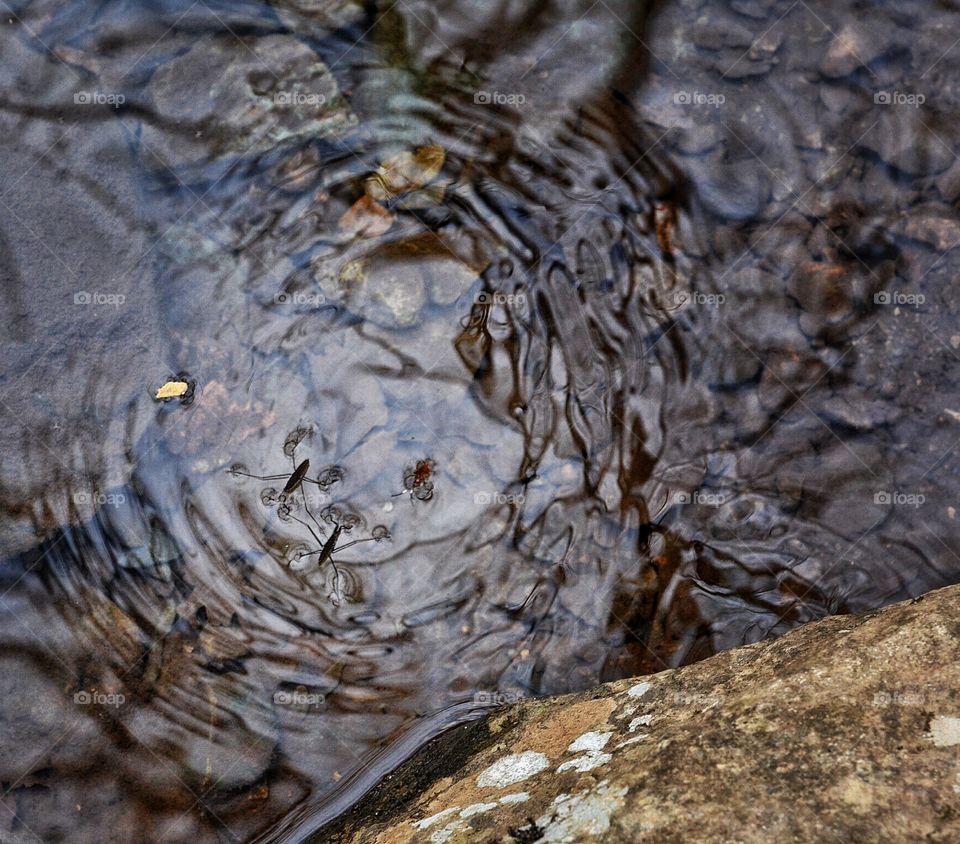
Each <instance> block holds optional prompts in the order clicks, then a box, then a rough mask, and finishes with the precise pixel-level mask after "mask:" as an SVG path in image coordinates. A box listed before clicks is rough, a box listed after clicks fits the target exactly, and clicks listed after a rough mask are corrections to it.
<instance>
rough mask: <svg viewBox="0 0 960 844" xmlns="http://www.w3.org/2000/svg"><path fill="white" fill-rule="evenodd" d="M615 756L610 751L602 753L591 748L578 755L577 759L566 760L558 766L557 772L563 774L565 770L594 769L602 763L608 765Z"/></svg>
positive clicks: (581, 770)
mask: <svg viewBox="0 0 960 844" xmlns="http://www.w3.org/2000/svg"><path fill="white" fill-rule="evenodd" d="M611 759H613V757H612V756H611V755H610V754H609V753H601V752H600V751H599V750H590V751H588V752H587V753H584V754H583V756H578V757H577V758H576V759H571V760H570V761H569V762H564V763H563V764H562V765H561V766H560V767H559V768H557V773H558V774H562V773H563V772H564V771H570V770H573V771H580V772H581V773H583V771H592V770H593V769H594V768H599V767H600V766H601V765H606V764H607V762H609V761H610V760H611Z"/></svg>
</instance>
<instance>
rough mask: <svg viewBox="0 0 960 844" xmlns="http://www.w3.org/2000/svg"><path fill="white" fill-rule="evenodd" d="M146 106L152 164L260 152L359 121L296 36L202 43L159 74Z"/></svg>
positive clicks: (146, 150) (145, 149) (229, 38)
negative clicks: (148, 112) (149, 112)
mask: <svg viewBox="0 0 960 844" xmlns="http://www.w3.org/2000/svg"><path fill="white" fill-rule="evenodd" d="M146 105H147V107H148V108H149V109H150V110H151V111H152V112H153V115H154V119H153V120H152V121H151V122H150V123H148V124H147V125H146V126H145V127H144V134H143V155H144V158H145V159H146V160H147V161H148V162H149V163H151V164H152V165H153V166H154V167H163V166H178V165H184V164H195V163H199V162H201V161H207V160H209V159H211V158H217V157H219V156H222V155H243V154H249V153H262V152H265V151H267V150H270V149H272V148H274V147H276V146H277V145H278V144H281V143H283V142H284V141H287V140H290V139H304V138H311V137H325V136H330V135H337V134H339V133H342V132H344V131H346V130H347V129H348V128H350V127H351V126H352V125H353V124H354V123H355V118H354V117H353V115H352V113H351V112H350V110H349V108H348V107H347V105H346V102H345V101H344V99H343V97H342V96H341V95H340V90H339V88H338V87H337V83H336V80H335V79H334V78H333V75H332V74H331V73H330V72H329V70H328V69H327V67H326V65H325V64H324V63H323V62H322V61H320V58H319V57H318V56H317V54H316V53H314V52H313V50H311V49H310V48H309V47H308V46H307V45H306V44H304V43H303V42H301V41H300V40H298V39H297V38H294V37H293V36H291V35H272V36H267V37H263V38H257V39H251V40H250V41H249V43H246V42H242V41H241V40H239V39H238V38H236V37H234V36H233V35H228V36H225V37H209V38H203V39H201V40H200V41H198V42H197V43H196V44H195V45H194V46H193V48H191V49H190V50H189V51H187V52H186V53H184V54H183V55H181V56H179V57H178V58H176V59H174V60H173V61H171V62H168V63H167V64H165V65H163V66H162V67H160V68H159V69H158V70H157V71H156V73H155V74H154V75H153V78H152V79H151V80H150V84H149V85H148V86H147V89H146Z"/></svg>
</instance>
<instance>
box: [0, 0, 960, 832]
mask: <svg viewBox="0 0 960 844" xmlns="http://www.w3.org/2000/svg"><path fill="white" fill-rule="evenodd" d="M919 10H920V7H917V8H916V9H914V7H913V6H912V5H911V6H909V8H907V7H903V6H902V4H901V5H898V6H897V7H896V8H894V7H893V6H890V8H889V10H885V9H884V8H880V9H877V10H876V18H877V19H876V21H871V22H861V20H860V19H861V17H862V15H859V14H855V13H853V12H852V11H850V10H843V9H840V8H837V9H834V10H832V11H831V12H830V17H829V18H826V17H822V16H821V12H814V11H813V10H812V9H810V8H809V7H807V6H805V5H804V4H800V5H795V6H791V5H790V4H788V3H786V2H781V0H734V2H732V3H730V4H729V6H728V5H727V4H719V3H716V4H704V3H700V2H672V3H667V4H662V5H661V6H660V7H659V8H658V9H657V10H656V12H655V13H654V11H652V10H650V9H646V8H644V7H643V6H639V5H637V4H633V3H628V2H626V0H622V1H621V0H616V2H613V1H612V0H611V2H606V0H604V2H601V3H599V4H593V5H591V4H590V3H587V2H580V0H555V2H533V0H531V2H518V3H509V4H486V3H480V2H473V0H450V2H445V3H426V2H420V0H400V2H397V3H395V4H390V3H380V4H377V3H371V4H359V3H353V2H349V1H348V0H345V1H344V2H327V3H314V2H300V0H289V2H287V1H286V0H275V2H272V3H268V2H265V0H264V1H262V2H253V0H249V2H243V3H239V4H222V3H214V2H212V1H211V2H201V3H197V4H192V5H191V4H188V3H186V2H182V0H163V2H156V3H149V4H144V3H139V4H135V3H116V4H112V5H110V6H108V7H104V8H101V6H100V5H99V4H93V3H89V2H82V0H74V2H70V3H67V4H62V3H52V2H46V0H38V1H37V2H29V0H18V2H12V0H9V2H8V4H7V12H8V15H5V17H8V21H7V23H6V24H5V28H4V29H3V32H2V35H0V49H2V51H3V53H4V61H3V62H2V63H0V79H2V81H3V83H4V84H3V90H4V91H5V92H6V93H5V94H4V95H3V98H2V109H0V120H2V123H3V128H4V130H5V131H4V133H3V138H4V140H2V141H0V143H2V144H3V147H4V153H5V154H6V160H7V167H5V168H4V170H3V172H2V173H0V207H2V208H3V209H4V222H3V225H2V227H0V237H2V243H3V249H2V256H3V257H2V271H3V297H4V306H5V319H4V322H3V325H4V331H5V334H6V336H5V338H4V339H5V341H6V344H7V345H8V347H9V349H10V352H9V355H8V357H7V358H6V363H5V366H4V368H3V373H2V380H0V411H2V415H3V418H4V427H3V432H2V435H3V437H4V455H5V464H6V471H5V476H4V480H3V485H2V490H0V493H2V502H3V507H4V513H5V519H4V520H3V521H4V529H3V541H4V552H5V559H6V562H5V563H4V565H3V567H2V569H0V580H2V590H0V608H2V613H0V620H2V632H3V651H2V659H3V661H4V666H3V667H4V670H3V672H2V677H3V678H4V680H3V684H4V689H3V701H4V712H5V713H6V714H5V715H4V716H3V718H4V729H3V731H2V735H3V742H4V752H3V753H2V754H0V758H2V759H3V760H4V761H3V762H2V768H3V770H2V779H3V781H4V783H5V790H4V793H3V804H4V806H5V807H6V808H7V810H8V817H6V819H5V820H4V821H3V823H4V824H5V831H4V834H3V837H4V840H7V839H9V840H11V841H13V840H17V841H19V840H24V841H26V840H35V839H36V838H39V839H40V840H44V841H46V840H51V841H54V840H103V839H104V837H115V838H116V839H117V840H130V841H137V840H151V841H157V840H162V841H198V840H202V841H218V840H254V839H257V840H263V841H267V840H289V841H296V840H303V839H304V838H305V837H307V836H308V835H309V834H310V833H311V832H312V831H314V830H316V829H318V828H319V827H320V826H321V825H322V824H323V823H324V822H325V821H327V820H329V819H330V818H332V817H334V816H335V815H336V814H337V813H338V812H340V811H343V810H344V809H345V808H346V807H348V806H349V805H350V803H351V802H352V801H353V800H356V799H357V798H358V797H359V796H360V795H361V794H362V793H363V792H364V791H365V790H366V789H368V788H369V787H370V786H371V785H372V784H373V783H374V782H375V781H376V779H377V777H378V776H382V775H383V774H384V773H385V772H386V771H388V770H389V769H390V768H391V767H392V766H393V765H395V764H396V763H397V762H398V761H399V760H401V759H402V758H403V757H404V756H405V755H406V754H408V753H410V752H411V751H412V750H413V749H414V748H415V747H417V746H418V745H419V744H422V743H423V742H424V741H426V740H428V739H429V738H430V737H431V736H433V735H435V734H436V733H437V732H438V731H439V730H441V729H443V728H444V727H447V726H450V725H451V724H454V723H457V722H458V721H461V720H463V719H466V718H469V717H472V716H474V715H476V714H477V713H478V712H480V711H482V710H483V709H484V708H485V707H487V706H489V705H490V703H491V702H497V701H503V700H512V699H516V698H517V697H519V696H531V695H542V694H551V693H557V692H564V691H570V690H574V689H580V688H584V687H586V686H588V685H590V684H593V683H596V682H598V681H603V680H610V679H614V678H619V677H623V676H627V675H632V674H637V673H644V672H653V671H658V670H661V669H662V668H664V667H667V666H676V665H680V664H683V663H686V662H690V661H692V660H696V659H701V658H704V657H706V656H709V655H710V654H712V653H715V652H716V651H718V650H720V649H723V648H729V647H734V646H736V645H739V644H742V643H745V642H753V641H757V640H759V639H762V638H764V637H767V636H773V635H778V634H781V633H783V632H785V631H787V630H788V629H790V628H792V627H793V626H795V625H797V624H800V623H803V622H805V621H809V620H811V619H813V618H817V617H820V616H822V615H824V614H828V613H838V612H851V611H860V610H865V609H867V608H871V607H876V606H879V605H881V604H883V603H886V602H890V601H893V600H897V599H900V598H904V597H908V596H912V595H916V594H919V593H921V592H923V591H925V590H927V589H930V588H933V587H936V586H940V585H944V584H947V583H950V582H954V581H956V580H957V579H958V574H960V563H958V557H957V555H956V553H955V552H954V549H955V548H956V545H957V538H958V537H957V536H956V528H955V517H956V511H955V509H954V507H955V505H956V502H955V500H954V496H953V494H952V490H951V486H950V482H949V479H950V477H951V475H952V474H953V473H954V471H955V470H956V468H957V465H956V461H957V456H956V451H955V446H956V445H957V442H958V440H960V428H958V427H957V422H958V419H960V397H958V396H956V395H955V388H954V385H953V381H952V379H951V378H950V375H949V372H950V367H951V366H952V365H953V364H954V363H955V361H956V359H957V356H958V347H960V335H958V334H957V333H956V330H955V329H954V327H953V322H954V320H953V317H954V314H955V311H956V306H955V304H954V303H953V302H952V300H951V298H950V296H949V289H950V288H949V286H948V280H949V279H950V278H951V270H952V269H954V267H953V264H954V258H953V253H952V252H951V249H952V247H953V246H954V245H956V244H957V243H958V242H960V226H958V223H957V219H956V216H957V215H956V212H955V208H954V205H953V203H954V202H955V201H956V200H957V199H958V198H960V164H957V162H956V157H955V154H954V149H953V140H952V139H953V138H954V137H956V132H955V131H953V128H954V127H952V125H951V124H952V121H953V120H954V119H955V118H954V116H953V115H954V113H955V106H956V103H954V102H953V99H954V98H955V97H956V95H955V93H954V90H953V88H952V87H951V86H950V85H948V84H946V81H947V80H949V78H950V76H949V74H950V73H951V71H953V70H954V69H955V63H956V61H957V60H958V59H960V55H955V54H954V51H953V50H952V48H951V42H952V41H953V39H952V38H951V37H949V33H950V32H951V31H952V24H954V23H956V21H954V17H955V13H954V12H952V11H949V10H947V9H946V7H943V8H942V9H938V10H937V12H936V13H935V14H933V15H932V16H931V14H929V13H928V12H925V13H924V16H925V19H926V24H925V27H924V29H923V30H922V31H918V30H916V29H914V28H913V27H912V25H911V24H912V21H913V19H914V17H915V16H916V15H917V14H919ZM928 11H929V10H928ZM822 14H826V13H825V12H824V13H822ZM931 17H932V19H931ZM691 21H692V23H691ZM958 50H960V48H958ZM178 379H182V380H183V381H184V382H185V383H186V384H188V385H189V391H188V392H187V394H186V395H183V396H178V395H174V396H173V397H171V398H167V399H160V400H158V399H157V398H156V397H155V396H156V393H157V391H158V389H159V388H161V387H162V386H163V385H164V383H165V382H167V381H170V380H178ZM304 460H309V466H308V467H307V468H306V469H304V471H303V473H302V474H301V475H300V476H299V477H294V478H293V479H292V481H291V476H292V475H293V474H294V472H295V469H296V468H297V467H298V466H299V465H300V464H301V463H302V461H304ZM253 476H258V477H253ZM367 539H370V540H373V539H375V540H377V541H362V542H358V543H357V544H351V543H353V542H355V541H356V540H367ZM347 546H349V547H347ZM145 830H149V833H146V832H144V831H145ZM321 838H322V836H321Z"/></svg>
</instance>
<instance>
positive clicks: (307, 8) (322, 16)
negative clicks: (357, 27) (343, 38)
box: [271, 0, 364, 32]
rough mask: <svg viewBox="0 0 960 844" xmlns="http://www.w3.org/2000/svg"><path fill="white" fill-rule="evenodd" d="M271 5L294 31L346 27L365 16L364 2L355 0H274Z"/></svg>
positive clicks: (331, 29)
mask: <svg viewBox="0 0 960 844" xmlns="http://www.w3.org/2000/svg"><path fill="white" fill-rule="evenodd" d="M271 5H272V6H273V10H274V11H275V12H276V13H277V17H278V18H280V20H281V21H282V22H283V24H284V26H287V27H289V28H290V29H291V30H293V31H294V32H303V31H304V29H306V28H310V29H313V28H320V29H322V30H325V31H327V32H331V31H333V30H337V29H345V28H346V27H348V26H352V25H353V24H356V23H359V22H360V21H361V20H363V16H364V12H363V3H359V2H355V0H272V4H271Z"/></svg>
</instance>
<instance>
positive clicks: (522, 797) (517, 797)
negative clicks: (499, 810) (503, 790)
mask: <svg viewBox="0 0 960 844" xmlns="http://www.w3.org/2000/svg"><path fill="white" fill-rule="evenodd" d="M529 799H530V794H529V793H528V792H526V791H518V792H517V793H516V794H504V795H503V797H501V798H500V802H501V803H502V804H504V805H508V804H510V803H526V802H527V801H528V800H529Z"/></svg>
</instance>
